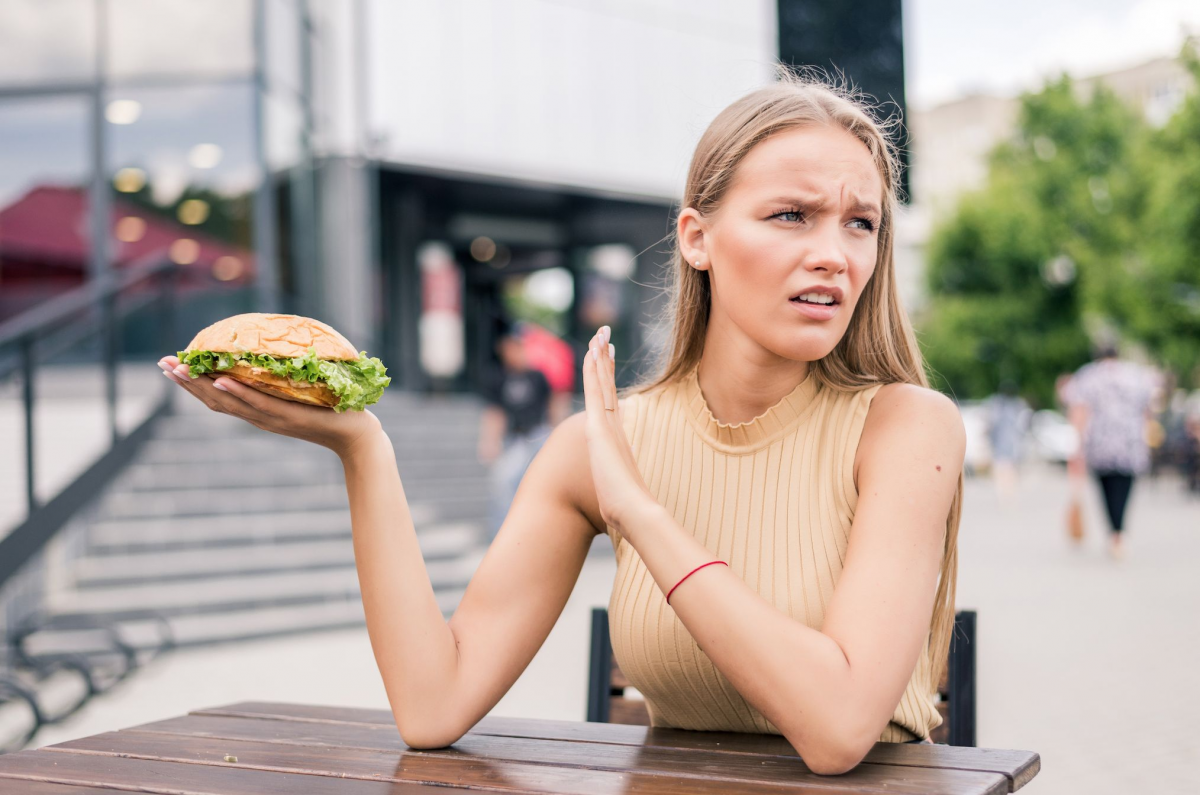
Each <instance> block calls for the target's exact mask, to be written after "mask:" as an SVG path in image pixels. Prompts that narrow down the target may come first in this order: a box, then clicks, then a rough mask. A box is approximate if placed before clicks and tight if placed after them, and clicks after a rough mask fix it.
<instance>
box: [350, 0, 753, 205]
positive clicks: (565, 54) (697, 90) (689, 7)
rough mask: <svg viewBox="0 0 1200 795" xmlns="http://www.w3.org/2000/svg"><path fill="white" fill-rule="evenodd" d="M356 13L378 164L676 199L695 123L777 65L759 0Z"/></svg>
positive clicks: (435, 2) (541, 3)
mask: <svg viewBox="0 0 1200 795" xmlns="http://www.w3.org/2000/svg"><path fill="white" fill-rule="evenodd" d="M347 5H349V4H347ZM365 8H366V14H367V19H368V23H367V30H368V41H367V53H368V56H367V57H368V63H369V73H370V76H369V95H370V99H369V114H368V118H369V125H370V127H371V129H372V131H373V132H374V133H375V134H377V135H378V136H380V138H381V139H382V144H381V148H380V151H379V152H378V153H377V154H379V155H380V156H381V157H382V158H383V159H386V160H392V161H396V162H405V163H415V164H422V165H431V166H438V167H444V168H452V169H456V170H467V171H476V172H481V173H489V174H496V175H504V176H515V177H522V178H525V179H531V180H540V181H548V182H555V183H565V184H575V185H580V186H587V187H593V188H601V189H614V190H620V191H626V192H634V193H644V194H648V195H653V196H660V197H675V196H677V195H678V193H679V191H680V190H681V188H682V183H683V179H684V176H685V171H686V168H687V162H688V158H689V157H690V155H691V150H692V148H693V147H694V146H695V142H696V140H697V139H698V137H699V135H700V133H701V132H702V131H703V129H704V127H705V126H706V125H707V124H708V122H709V121H710V120H711V119H712V117H713V116H715V115H716V113H717V112H718V111H720V109H721V108H722V107H724V106H725V105H726V104H728V103H729V102H730V101H732V100H733V99H735V98H736V97H738V96H739V95H741V94H742V93H745V92H746V91H748V90H751V89H752V88H754V87H756V86H758V85H762V84H763V83H765V82H766V81H768V80H769V79H770V76H771V67H772V63H773V61H774V59H775V57H776V43H775V36H776V33H775V3H774V2H769V1H768V0H746V1H745V2H727V1H722V0H706V1H704V2H695V1H693V2H683V1H682V0H641V2H621V1H620V0H589V1H588V2H584V1H583V0H404V1H403V2H400V1H399V0H366V3H365Z"/></svg>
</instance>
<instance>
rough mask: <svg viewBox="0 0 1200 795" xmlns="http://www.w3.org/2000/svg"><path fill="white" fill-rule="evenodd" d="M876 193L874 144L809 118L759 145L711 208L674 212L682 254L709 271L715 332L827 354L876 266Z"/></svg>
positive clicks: (788, 350)
mask: <svg viewBox="0 0 1200 795" xmlns="http://www.w3.org/2000/svg"><path fill="white" fill-rule="evenodd" d="M882 196H883V182H882V180H881V179H880V176H879V172H878V171H877V170H876V168H875V164H874V163H873V162H872V160H871V155H870V152H869V151H868V150H867V147H866V146H865V145H864V144H863V143H862V142H861V141H859V140H858V139H857V138H855V137H854V136H853V135H851V134H850V133H848V132H846V131H844V130H841V129H838V128H832V127H826V126H823V125H814V126H811V127H804V128H799V129H793V130H787V131H785V132H781V133H777V134H775V135H773V136H771V137H770V138H768V139H767V140H765V141H763V142H761V143H759V144H758V145H756V146H755V147H754V148H753V149H752V150H750V152H749V153H748V154H747V155H746V157H745V158H744V159H743V160H742V162H741V164H740V165H739V166H738V171H737V173H736V174H735V176H734V180H733V183H732V184H731V185H730V187H729V190H728V191H727V192H726V195H725V198H724V200H723V202H722V204H721V206H720V208H719V209H718V210H717V212H716V213H715V214H714V215H712V216H710V217H707V218H703V217H701V216H700V215H699V214H698V213H697V212H696V210H695V209H692V208H688V209H685V210H684V211H683V212H682V213H681V214H680V219H679V225H680V226H679V239H680V242H681V246H683V252H684V255H685V257H686V258H687V260H688V262H689V263H690V264H692V265H693V266H695V264H696V262H697V261H699V263H700V267H701V269H706V270H708V272H709V281H710V285H711V287H712V313H711V315H710V324H711V325H712V326H713V330H714V331H719V332H724V333H726V334H733V335H734V336H735V344H736V345H737V347H738V348H741V349H743V350H746V346H745V343H747V342H750V343H754V344H757V345H758V346H760V347H761V348H763V349H765V350H766V351H768V352H770V353H773V354H775V355H776V356H779V357H783V358H786V359H792V360H796V361H815V360H817V359H820V358H822V357H824V356H826V355H828V354H829V353H830V351H832V350H833V349H834V347H835V346H836V345H837V343H838V341H839V340H841V338H842V336H843V335H844V334H845V333H846V328H847V326H848V325H849V323H850V317H851V315H852V314H853V313H854V308H855V306H856V305H857V304H858V299H859V296H860V295H862V291H863V288H864V287H865V286H866V284H867V282H868V280H870V278H871V275H872V274H873V273H874V272H875V261H876V259H877V257H878V244H879V231H878V230H879V223H880V219H881V217H882V215H881V211H880V200H881V198H882ZM814 293H815V295H814ZM804 294H808V295H807V300H806V301H803V302H801V301H797V300H792V299H793V298H798V297H799V296H800V295H804ZM826 296H831V297H832V300H833V303H832V304H829V303H819V302H828V301H829V300H830V298H829V297H826ZM750 347H751V348H753V345H751V346H750Z"/></svg>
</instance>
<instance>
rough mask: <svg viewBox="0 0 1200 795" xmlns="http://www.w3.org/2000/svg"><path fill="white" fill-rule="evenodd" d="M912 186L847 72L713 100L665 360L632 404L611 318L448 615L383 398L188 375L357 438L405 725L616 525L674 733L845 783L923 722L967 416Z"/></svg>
mask: <svg viewBox="0 0 1200 795" xmlns="http://www.w3.org/2000/svg"><path fill="white" fill-rule="evenodd" d="M781 71H783V70H781ZM897 175H898V164H897V159H896V157H895V154H894V150H893V149H892V148H891V147H890V145H889V143H888V141H887V138H886V137H885V135H884V132H883V129H882V127H881V125H880V124H879V123H878V122H877V121H875V120H874V119H873V118H872V116H871V114H870V113H869V111H868V109H867V108H866V107H865V106H863V105H862V104H861V103H859V102H858V101H857V100H856V99H855V98H854V97H852V96H851V95H849V94H847V93H846V92H844V91H843V90H842V89H840V88H837V87H834V86H829V85H826V84H824V83H821V82H819V81H817V80H811V79H808V78H804V77H801V76H797V75H795V74H792V73H790V72H786V71H783V73H782V74H781V79H780V81H779V82H778V83H776V84H773V85H770V86H767V87H765V88H761V89H758V90H756V91H753V92H751V93H750V94H748V95H746V96H745V97H743V98H741V99H739V100H738V101H736V102H734V103H733V104H732V105H730V106H729V107H728V108H726V109H725V110H724V111H722V112H721V113H720V115H718V116H717V118H716V119H715V120H714V121H713V122H712V124H711V125H710V126H709V128H708V129H707V130H706V131H705V133H704V135H703V137H702V138H701V140H700V142H699V144H698V146H697V148H696V152H695V156H694V158H693V160H692V164H691V168H690V170H689V172H688V178H687V184H686V187H685V191H684V196H683V203H682V207H683V209H682V211H681V212H680V213H679V216H678V222H677V226H676V230H675V231H676V234H675V237H674V242H675V254H674V261H673V263H672V264H671V270H672V282H673V283H672V289H673V294H674V298H673V316H672V324H673V325H672V327H673V338H672V341H671V344H670V347H669V351H668V356H667V360H666V364H665V367H664V368H663V369H662V371H661V374H660V375H658V376H657V377H656V378H655V379H654V380H653V381H652V382H650V383H647V384H644V385H642V386H641V387H639V388H637V389H633V390H630V391H629V392H628V393H627V394H626V395H624V396H623V397H621V396H619V395H618V391H617V389H616V387H615V382H614V358H615V351H614V350H613V348H612V346H611V345H610V344H609V342H608V339H609V335H608V329H607V328H604V329H601V330H600V331H599V332H598V333H597V335H596V336H595V337H594V338H593V339H592V341H591V343H590V352H589V355H588V356H586V357H585V361H584V363H583V381H584V391H585V398H586V409H585V411H583V412H581V413H579V414H576V415H574V416H572V417H570V418H569V419H567V420H566V421H564V422H563V423H562V424H560V425H559V426H558V427H557V428H556V429H555V430H554V432H553V433H552V434H551V436H550V438H549V439H548V440H547V442H546V444H545V446H544V447H543V448H542V449H541V451H540V452H539V453H538V455H537V457H536V458H535V459H534V461H533V462H532V464H531V465H530V467H529V469H528V471H527V472H526V474H525V477H524V479H523V480H522V482H521V485H520V487H519V488H518V491H517V494H516V497H515V498H514V500H513V503H512V506H511V508H510V510H509V512H508V515H507V517H506V519H505V521H504V524H503V526H502V527H501V530H500V532H499V534H498V535H497V537H496V539H495V542H494V543H493V544H492V546H491V547H490V549H489V550H488V553H487V556H486V557H485V559H484V560H483V562H482V563H481V564H480V566H479V568H478V570H477V571H476V573H475V576H474V577H473V579H472V580H471V583H470V585H469V587H468V588H467V591H466V593H465V595H464V597H463V599H462V602H461V604H460V605H459V607H458V609H457V611H456V612H455V614H454V616H453V617H452V618H451V619H450V620H449V621H448V622H447V621H445V620H444V619H443V618H442V615H441V613H440V611H439V609H438V606H437V603H436V601H435V600H434V593H433V589H432V587H431V585H430V582H429V578H428V576H427V574H426V570H425V567H424V563H423V561H422V559H421V553H420V548H419V546H418V544H417V536H416V532H415V531H414V528H413V522H412V517H411V515H410V513H409V508H408V504H407V502H406V500H405V496H404V490H403V487H402V485H401V483H400V479H399V476H398V474H397V470H396V462H395V454H394V451H393V448H392V445H391V442H390V440H389V439H388V437H387V435H386V434H385V433H383V432H382V431H381V428H380V424H379V422H378V421H377V420H376V419H375V418H374V416H373V415H371V414H370V413H369V412H363V413H361V414H359V413H345V414H340V415H338V414H333V413H332V412H328V411H322V410H320V409H318V408H313V407H310V406H305V405H301V404H298V403H291V402H286V401H281V400H278V399H275V398H273V397H271V396H268V395H265V394H261V393H258V392H256V391H254V390H253V389H250V388H247V387H245V386H243V385H241V384H239V383H237V382H234V381H231V380H229V379H223V378H218V379H216V380H215V381H214V380H211V379H197V380H196V381H189V382H187V383H185V384H184V386H185V387H186V388H187V389H188V390H190V391H192V392H193V393H194V394H196V395H197V396H198V397H200V398H201V399H202V400H204V401H205V403H206V404H207V405H208V406H209V407H210V408H213V409H214V410H217V411H221V412H225V413H230V414H233V415H235V416H238V417H241V418H243V419H245V420H247V421H249V422H251V423H252V424H254V425H256V426H258V427H260V428H264V429H266V430H270V431H274V432H276V433H281V434H285V435H289V436H296V437H299V438H303V439H307V440H310V441H313V442H315V443H317V444H321V445H324V446H326V447H329V448H330V449H333V450H334V451H336V452H337V453H338V455H339V456H340V457H341V459H342V461H343V464H344V467H345V472H346V485H347V491H348V492H349V500H350V511H351V518H352V522H353V528H354V542H353V543H354V552H355V561H356V565H357V567H358V575H359V582H360V584H361V588H362V600H363V605H364V608H365V612H366V618H367V630H368V633H369V635H370V639H371V644H372V648H373V650H374V653H375V658H376V662H377V664H378V666H379V670H380V673H381V675H382V678H383V682H384V685H385V687H386V690H387V694H388V699H389V702H390V704H391V707H392V713H393V715H394V717H395V720H396V725H397V727H398V729H399V731H400V734H401V737H402V738H403V739H404V741H405V742H406V743H408V744H409V745H410V746H412V747H416V748H436V747H443V746H446V745H449V744H451V743H453V742H455V741H456V740H457V739H458V738H459V737H461V736H462V735H463V734H464V733H466V732H467V731H468V730H469V729H470V728H471V727H472V726H473V725H474V724H475V723H476V722H477V721H479V720H480V719H481V718H482V717H483V716H484V715H486V714H487V713H488V711H489V710H490V709H491V708H492V707H493V706H494V705H495V704H496V703H497V702H498V701H499V700H500V698H501V697H502V696H503V695H504V693H505V692H506V691H507V690H508V689H509V688H510V687H511V686H512V684H513V682H515V681H516V679H517V677H518V676H519V675H520V674H521V672H522V671H523V670H524V669H525V667H526V666H527V665H528V664H529V662H530V660H531V659H532V658H533V656H534V654H535V653H536V652H537V650H538V648H539V647H540V646H541V645H542V642H543V641H544V640H545V638H546V636H547V634H548V633H549V632H550V629H551V628H552V627H553V625H554V622H555V620H556V619H557V618H558V616H559V614H560V613H561V611H562V609H563V606H564V604H565V603H566V601H567V598H568V596H569V595H570V593H571V590H572V588H573V586H574V585H575V582H576V579H577V577H578V575H579V571H580V569H581V568H582V566H583V563H584V559H585V557H586V556H587V553H588V548H589V547H590V546H591V545H592V542H593V540H594V537H595V536H596V535H597V534H599V533H606V534H607V535H608V536H609V538H610V539H611V541H612V543H613V544H614V548H615V549H616V554H617V565H618V571H617V577H616V580H615V582H614V587H613V593H612V598H611V601H610V613H609V616H610V624H611V634H612V640H613V647H614V651H615V653H616V655H617V659H618V661H619V663H620V665H621V668H622V670H623V671H625V673H626V674H627V675H628V676H629V678H630V680H631V682H632V683H633V685H634V686H636V687H637V688H638V689H639V690H640V691H641V692H642V693H643V694H645V696H646V698H647V705H648V707H649V709H650V714H651V717H652V720H653V723H654V725H656V726H674V727H680V728H686V729H698V730H726V731H728V730H732V731H748V732H768V733H778V734H781V735H782V736H784V737H785V738H786V739H787V740H788V741H789V742H790V743H791V744H792V745H793V746H794V747H795V748H796V750H797V752H798V753H799V754H800V756H801V757H802V758H803V759H804V760H805V762H806V763H807V764H808V766H809V767H810V768H811V769H812V770H814V771H816V772H818V773H826V774H837V773H841V772H845V771H847V770H849V769H851V768H853V767H854V766H855V765H857V764H858V763H859V761H861V760H862V758H863V756H864V755H865V754H866V753H867V751H868V750H870V748H871V746H872V745H873V744H874V743H875V742H878V741H881V740H882V741H885V742H913V741H916V742H920V741H925V740H927V739H928V737H929V731H930V730H931V729H932V728H934V727H936V726H937V725H938V724H939V723H940V719H939V717H938V715H937V712H936V710H935V709H934V705H933V702H932V692H933V690H934V685H935V683H936V682H937V680H938V677H939V675H940V672H941V670H942V668H943V667H944V665H945V660H946V655H947V649H948V645H949V637H950V630H951V627H952V625H953V616H954V583H955V573H956V569H957V558H956V542H957V534H958V520H959V513H960V506H961V495H962V477H961V473H962V463H963V456H964V452H965V433H964V430H963V425H962V421H961V419H960V417H959V414H958V412H957V409H956V407H955V406H954V404H953V403H952V402H951V401H950V400H948V399H947V398H945V397H943V396H942V395H940V394H939V393H937V392H935V391H932V390H930V389H929V388H927V381H926V378H925V374H924V371H923V368H922V363H921V358H920V353H919V351H918V349H917V346H916V344H915V341H914V338H913V334H912V331H911V329H910V326H909V323H908V320H907V318H906V316H905V313H904V310H903V309H902V308H901V306H900V304H899V301H898V299H897V292H896V285H895V275H894V271H893V269H894V264H893V253H892V251H893V239H894V223H895V210H896V203H897V198H896V191H897ZM176 364H177V363H176V362H175V361H174V359H173V358H172V357H167V358H166V359H164V360H163V365H164V368H170V367H174V366H176ZM168 375H170V373H169V372H168ZM222 388H223V390H224V391H221V390H222ZM717 561H719V562H720V563H723V564H725V565H714V564H715V563H716V562H717ZM668 597H669V599H670V601H669V603H668Z"/></svg>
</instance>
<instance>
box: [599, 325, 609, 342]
mask: <svg viewBox="0 0 1200 795" xmlns="http://www.w3.org/2000/svg"><path fill="white" fill-rule="evenodd" d="M611 334H612V329H610V328H609V327H608V326H601V327H600V336H601V337H603V338H604V341H605V342H608V338H609V336H611Z"/></svg>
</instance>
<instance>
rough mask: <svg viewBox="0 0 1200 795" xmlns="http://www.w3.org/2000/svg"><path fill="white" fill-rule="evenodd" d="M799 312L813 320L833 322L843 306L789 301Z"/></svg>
mask: <svg viewBox="0 0 1200 795" xmlns="http://www.w3.org/2000/svg"><path fill="white" fill-rule="evenodd" d="M788 303H789V304H791V305H792V306H793V307H794V308H795V309H796V311H797V312H799V313H800V314H801V315H803V316H804V317H807V318H810V319H812V320H832V319H833V316H834V315H836V314H837V311H838V307H839V306H841V304H809V303H805V302H804V301H788Z"/></svg>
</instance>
